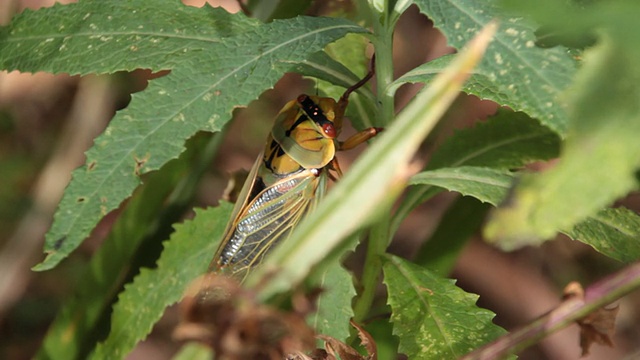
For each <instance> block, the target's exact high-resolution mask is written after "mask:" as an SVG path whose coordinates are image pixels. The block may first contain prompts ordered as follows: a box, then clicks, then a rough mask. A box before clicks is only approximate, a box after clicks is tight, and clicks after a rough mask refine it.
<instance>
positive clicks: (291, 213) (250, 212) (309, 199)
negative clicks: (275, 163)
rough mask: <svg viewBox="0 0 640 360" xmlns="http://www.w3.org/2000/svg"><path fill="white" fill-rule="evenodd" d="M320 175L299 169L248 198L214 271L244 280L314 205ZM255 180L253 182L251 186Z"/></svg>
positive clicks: (217, 255) (227, 237)
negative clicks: (249, 271)
mask: <svg viewBox="0 0 640 360" xmlns="http://www.w3.org/2000/svg"><path fill="white" fill-rule="evenodd" d="M322 177H324V174H323V175H321V176H318V175H316V174H315V173H314V172H313V171H311V170H302V171H300V172H298V173H296V174H294V175H290V176H287V177H286V178H283V179H282V180H280V181H277V182H275V183H274V184H273V185H271V186H269V187H267V188H265V189H263V190H262V191H261V192H260V193H258V194H257V195H256V196H255V197H254V198H253V199H251V200H250V201H249V202H248V203H247V204H246V206H245V207H244V209H243V210H242V211H241V212H240V213H239V214H238V216H237V218H236V219H235V221H234V222H233V227H232V228H231V229H229V233H228V234H226V236H225V239H227V241H225V242H224V245H223V246H222V247H221V248H220V250H219V251H218V253H217V254H216V257H215V259H214V261H216V268H217V269H218V270H220V269H222V270H223V271H225V272H230V273H232V274H234V276H239V277H240V278H242V277H244V275H246V273H247V272H248V270H250V269H251V268H252V267H253V266H255V265H256V264H258V263H259V262H260V261H261V260H262V258H263V256H264V255H265V253H266V252H267V251H268V250H269V249H270V248H271V247H272V246H274V245H275V244H277V243H278V242H279V241H281V240H283V239H284V238H286V237H287V236H288V235H289V233H290V231H291V229H292V228H293V227H294V226H295V225H296V224H297V223H298V221H300V219H301V218H302V217H303V216H304V215H305V214H306V213H307V212H308V211H309V210H310V208H312V207H313V205H315V200H314V199H315V195H316V190H317V188H318V185H319V184H320V183H322V184H323V186H324V184H325V183H326V182H325V181H321V178H322ZM257 182H258V181H254V185H253V186H254V187H255V186H256V184H255V183H257Z"/></svg>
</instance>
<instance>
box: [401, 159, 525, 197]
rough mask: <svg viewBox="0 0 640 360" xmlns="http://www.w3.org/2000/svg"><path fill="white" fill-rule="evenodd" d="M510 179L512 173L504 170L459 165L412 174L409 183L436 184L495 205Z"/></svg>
mask: <svg viewBox="0 0 640 360" xmlns="http://www.w3.org/2000/svg"><path fill="white" fill-rule="evenodd" d="M512 180H513V174H512V173H511V172H509V171H506V170H500V169H491V168H483V167H475V166H460V167H456V168H442V169H436V170H430V171H424V172H421V173H420V174H417V175H414V176H413V177H412V178H411V180H410V181H409V184H410V185H417V184H420V185H432V186H438V187H441V188H444V189H448V190H454V191H457V192H459V193H461V194H462V195H472V196H473V197H475V198H476V199H478V200H480V201H482V202H488V203H490V204H493V205H497V204H498V202H500V201H501V200H502V199H503V198H504V195H505V193H506V192H507V190H508V189H509V187H510V186H511V182H512Z"/></svg>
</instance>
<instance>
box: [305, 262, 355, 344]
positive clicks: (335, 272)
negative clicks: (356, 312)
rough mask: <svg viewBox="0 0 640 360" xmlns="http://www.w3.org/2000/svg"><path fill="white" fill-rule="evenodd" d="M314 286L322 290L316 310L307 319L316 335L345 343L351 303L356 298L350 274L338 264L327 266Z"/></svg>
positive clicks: (350, 314) (347, 334)
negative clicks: (327, 336) (322, 335)
mask: <svg viewBox="0 0 640 360" xmlns="http://www.w3.org/2000/svg"><path fill="white" fill-rule="evenodd" d="M314 285H316V286H319V287H320V288H321V289H322V294H320V297H319V298H318V303H317V310H316V312H315V313H314V314H313V315H312V316H310V318H309V319H308V322H309V325H311V326H312V327H313V328H314V329H315V331H316V332H317V333H318V334H324V335H329V336H332V337H334V338H336V339H338V340H341V341H346V339H347V337H349V328H350V326H349V320H350V319H351V318H352V317H353V309H352V308H351V301H352V300H353V298H354V297H355V296H356V290H355V288H354V287H353V280H352V279H351V274H350V273H349V272H348V271H347V270H346V269H345V268H343V267H342V266H341V265H340V264H339V263H335V264H332V266H327V268H326V270H325V271H324V272H323V273H322V274H320V276H319V279H318V281H316V282H314Z"/></svg>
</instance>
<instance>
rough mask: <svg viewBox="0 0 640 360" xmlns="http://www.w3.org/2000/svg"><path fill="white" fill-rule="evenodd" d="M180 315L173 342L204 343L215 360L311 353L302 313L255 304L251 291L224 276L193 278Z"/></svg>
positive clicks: (310, 335)
mask: <svg viewBox="0 0 640 360" xmlns="http://www.w3.org/2000/svg"><path fill="white" fill-rule="evenodd" d="M181 312H182V321H181V323H180V324H179V325H178V327H176V329H175V331H174V334H173V335H174V338H176V339H178V340H194V341H199V342H202V343H204V344H206V345H209V346H210V347H211V348H212V349H213V351H214V352H215V353H216V355H217V358H218V359H226V360H241V359H273V360H275V359H277V360H281V359H283V358H285V356H286V355H287V354H292V353H296V352H301V351H304V350H307V349H311V348H312V347H313V345H314V342H315V340H314V332H313V330H312V329H311V328H309V327H308V325H307V324H306V322H305V320H304V315H303V314H301V313H288V312H283V311H280V310H278V309H275V308H272V307H269V306H267V305H264V304H260V303H259V302H258V301H257V300H256V298H255V296H254V294H253V293H252V292H250V291H248V290H245V289H243V288H242V287H241V286H240V284H239V283H238V282H237V281H235V280H234V279H231V278H229V277H226V276H224V275H218V274H206V275H204V276H202V277H201V278H199V279H196V281H195V282H194V284H193V285H192V286H191V287H190V288H189V289H188V290H187V294H186V296H185V298H184V300H183V301H182V303H181ZM303 359H304V358H303Z"/></svg>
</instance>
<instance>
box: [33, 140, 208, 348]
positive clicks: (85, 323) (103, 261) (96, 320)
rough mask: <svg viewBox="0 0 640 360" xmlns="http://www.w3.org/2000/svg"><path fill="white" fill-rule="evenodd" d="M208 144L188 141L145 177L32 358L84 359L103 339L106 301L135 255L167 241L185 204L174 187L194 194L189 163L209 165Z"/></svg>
mask: <svg viewBox="0 0 640 360" xmlns="http://www.w3.org/2000/svg"><path fill="white" fill-rule="evenodd" d="M211 141H218V140H217V139H215V140H211V137H210V136H198V137H194V138H192V139H191V140H190V141H189V143H188V144H187V145H188V146H187V151H186V152H184V153H183V154H182V155H180V158H179V159H177V160H174V161H170V162H169V163H167V164H166V165H165V166H163V167H162V169H160V170H159V171H158V172H155V173H153V174H150V176H149V177H148V178H147V179H146V181H145V183H144V185H143V186H141V187H140V188H138V189H137V190H136V191H135V192H134V195H133V197H132V198H131V199H130V200H129V201H128V203H127V206H126V208H125V209H124V210H123V211H122V212H121V213H120V214H119V215H118V219H117V221H116V222H115V223H114V225H113V227H112V228H111V231H110V233H109V236H108V237H107V238H106V239H105V241H104V242H103V243H102V245H101V246H100V248H99V249H98V251H97V252H96V253H95V254H93V256H92V257H91V261H90V263H89V264H88V265H87V268H86V269H84V270H83V271H82V276H80V278H79V281H78V284H77V286H76V289H77V290H76V292H75V293H74V296H72V297H70V298H69V299H67V301H66V302H65V304H64V307H63V308H62V309H61V310H60V312H59V314H58V316H57V317H56V319H55V321H54V322H53V324H51V326H50V327H49V330H48V332H47V335H46V337H45V339H44V341H43V345H42V347H41V349H40V351H39V353H38V354H37V355H36V358H38V359H85V358H86V357H87V355H88V354H89V352H90V351H91V350H92V349H93V348H94V346H95V343H96V342H97V341H98V339H99V338H100V337H101V336H102V335H106V333H104V330H105V328H106V329H108V327H109V326H108V324H107V321H108V315H109V314H110V312H111V305H112V302H114V301H115V297H116V294H117V292H118V291H120V289H121V288H122V286H123V284H124V283H125V282H127V281H130V278H131V276H132V273H134V272H137V271H138V267H137V266H136V265H139V264H140V263H139V260H140V258H141V257H140V256H139V255H140V254H141V253H143V252H144V253H145V254H146V255H147V253H148V252H152V251H149V250H156V247H157V246H158V245H157V244H159V242H160V241H162V240H164V239H166V238H168V237H169V233H170V232H171V231H172V230H173V229H172V228H171V224H173V223H175V222H177V221H179V220H180V219H181V217H182V216H183V214H184V208H185V207H186V206H187V204H188V203H189V201H188V200H186V201H185V200H184V199H180V198H178V199H176V188H179V189H180V188H183V189H185V190H184V191H185V192H187V193H189V192H193V191H194V188H195V186H191V187H189V186H188V185H187V184H188V182H189V181H190V179H191V178H193V177H197V175H198V174H194V173H199V171H200V170H199V169H198V166H197V165H194V163H200V162H207V163H208V162H210V160H209V161H207V159H206V157H210V155H207V154H208V153H209V151H208V150H206V149H205V150H204V151H203V148H205V146H204V145H205V143H207V144H212V143H211ZM203 153H204V154H205V155H204V157H205V159H202V156H203ZM179 185H186V186H184V187H181V186H179ZM182 194H184V193H182ZM185 198H186V199H191V196H185ZM103 333H104V334H103Z"/></svg>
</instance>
